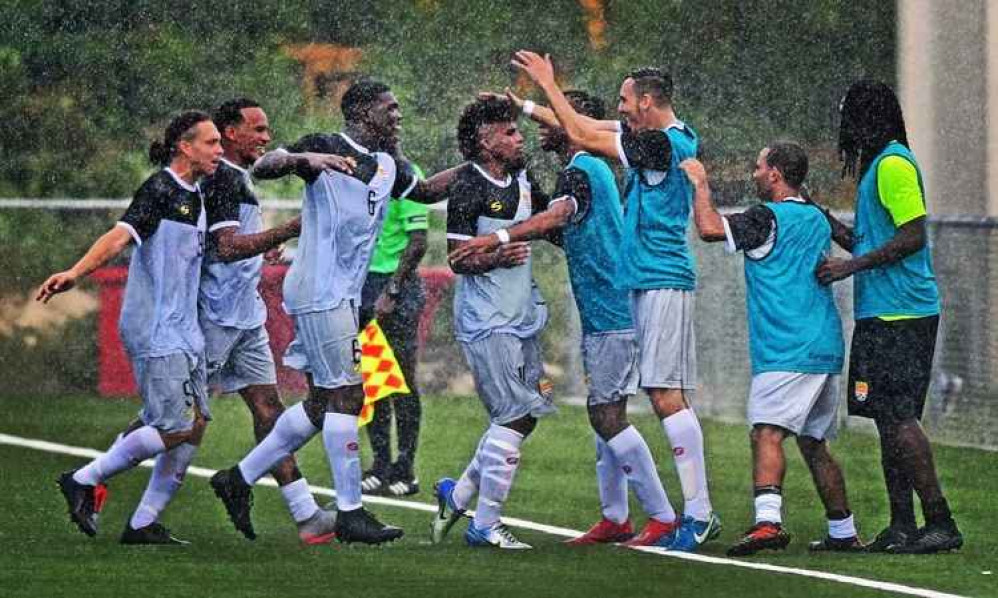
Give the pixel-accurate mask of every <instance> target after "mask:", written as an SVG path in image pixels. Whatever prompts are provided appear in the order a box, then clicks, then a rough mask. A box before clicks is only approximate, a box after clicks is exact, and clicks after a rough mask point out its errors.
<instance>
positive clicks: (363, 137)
mask: <svg viewBox="0 0 998 598" xmlns="http://www.w3.org/2000/svg"><path fill="white" fill-rule="evenodd" d="M343 134H344V135H346V136H347V137H349V138H350V139H353V140H354V142H355V143H356V144H357V145H360V146H362V147H363V148H364V149H366V150H368V151H371V152H373V151H375V150H376V149H377V147H378V138H377V136H376V135H374V134H373V133H371V132H370V131H368V130H367V128H366V127H364V125H361V124H359V123H347V124H346V126H344V127H343Z"/></svg>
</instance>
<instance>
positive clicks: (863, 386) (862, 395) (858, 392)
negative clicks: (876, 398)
mask: <svg viewBox="0 0 998 598" xmlns="http://www.w3.org/2000/svg"><path fill="white" fill-rule="evenodd" d="M868 396H870V386H869V385H868V384H867V383H866V382H859V381H857V382H856V388H855V390H854V391H853V397H854V398H855V399H856V401H857V402H860V403H865V402H866V398H867V397H868Z"/></svg>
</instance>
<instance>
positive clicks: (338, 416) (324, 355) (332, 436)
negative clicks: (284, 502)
mask: <svg viewBox="0 0 998 598" xmlns="http://www.w3.org/2000/svg"><path fill="white" fill-rule="evenodd" d="M341 109H342V111H343V117H344V120H345V121H346V126H345V129H344V131H343V132H342V133H338V134H333V135H329V134H313V135H306V136H305V137H303V138H302V139H300V140H299V141H298V142H296V143H295V144H294V145H292V146H291V147H289V148H287V149H279V150H275V151H272V152H269V153H267V154H266V155H264V156H263V157H262V158H261V159H260V160H259V161H258V162H257V163H256V165H255V166H254V168H253V174H254V175H255V176H257V177H259V178H265V179H271V178H278V177H282V176H286V175H288V174H291V173H294V174H297V175H298V176H300V177H301V178H302V179H304V180H305V182H306V187H305V199H304V205H303V209H302V231H301V238H300V241H299V244H298V253H297V256H296V258H295V261H294V263H293V264H292V266H291V269H290V270H289V271H288V274H287V277H286V278H285V279H284V307H285V310H286V311H287V312H288V313H289V314H291V317H292V318H293V320H294V326H295V339H294V341H293V342H292V343H291V345H290V346H289V347H288V351H287V353H286V354H285V358H284V363H285V364H286V365H289V366H291V367H295V368H298V369H300V370H302V371H304V372H305V373H306V377H307V379H308V383H309V396H308V398H307V399H306V400H305V401H303V402H301V403H298V404H297V405H295V406H293V407H291V408H290V409H287V410H285V411H284V413H282V414H281V416H280V417H279V418H278V420H277V423H276V424H274V429H273V430H272V431H271V432H270V433H269V434H268V435H267V437H266V438H264V440H263V441H262V442H260V444H258V445H257V446H256V447H255V448H254V449H253V450H252V451H250V452H249V454H248V455H247V456H246V457H245V458H244V459H243V460H242V461H240V462H239V464H237V465H236V466H234V467H232V468H230V469H228V470H225V471H222V472H219V473H218V474H216V475H215V476H214V477H213V478H212V480H211V484H212V487H213V488H214V489H215V492H216V494H217V495H218V496H219V498H220V499H221V500H222V501H223V502H224V503H225V507H226V510H227V511H228V513H229V517H230V518H231V519H232V522H233V523H234V524H235V526H236V529H238V530H240V531H241V532H242V533H243V534H244V535H246V536H247V537H251V538H252V537H254V536H255V532H254V531H253V524H252V520H251V517H250V510H251V507H252V493H251V487H252V485H253V484H254V483H256V481H257V480H258V479H259V478H260V477H262V476H263V475H264V474H265V473H266V472H268V471H270V470H271V469H272V468H273V467H274V466H275V465H276V464H277V463H278V462H280V461H281V460H282V459H284V458H286V457H287V456H288V455H290V454H292V453H294V452H295V451H297V450H298V449H299V448H300V447H301V446H302V445H304V444H305V443H306V442H308V441H309V440H310V439H311V438H312V437H313V436H315V435H316V434H318V433H319V431H320V430H321V431H322V439H323V444H324V445H325V448H326V455H327V457H328V459H329V465H330V469H331V471H332V474H333V480H334V484H335V487H336V505H337V508H338V511H339V514H338V516H337V519H336V528H335V533H336V538H337V540H339V541H341V542H363V543H368V544H380V543H382V542H387V541H392V540H395V539H397V538H400V537H401V536H402V534H403V532H402V530H401V529H400V528H397V527H393V526H389V525H384V524H382V523H381V522H379V521H378V520H377V519H375V517H374V516H373V515H371V514H370V513H369V512H368V511H367V510H366V509H364V508H363V505H362V502H361V486H360V483H361V470H360V455H359V448H360V446H359V443H358V430H357V422H358V417H357V416H358V414H359V413H360V411H361V408H362V407H363V403H364V392H363V388H362V386H361V377H360V372H359V371H358V366H359V364H360V347H359V345H358V343H357V329H358V317H357V307H358V305H359V303H360V291H361V287H362V286H363V283H364V278H365V276H366V274H367V268H368V263H369V260H370V256H371V250H372V248H373V246H374V243H375V241H376V237H377V233H378V230H379V229H380V226H381V222H382V220H383V218H384V213H385V209H386V207H387V201H388V199H389V197H397V198H405V197H406V196H407V195H408V194H409V193H410V192H411V191H413V190H415V189H417V188H418V190H419V192H420V194H421V197H423V198H424V199H425V198H426V197H430V196H432V193H431V191H432V189H433V185H432V183H429V182H423V183H422V184H419V185H417V179H416V177H415V175H414V174H413V172H412V169H411V167H410V166H409V164H408V162H404V161H399V160H396V159H395V158H393V157H392V156H391V155H390V154H389V153H387V151H392V150H394V148H395V146H396V145H397V137H398V132H399V129H400V124H401V120H402V113H401V110H400V107H399V104H398V100H397V99H396V98H395V95H394V94H393V93H392V92H391V89H390V88H389V87H388V86H387V85H384V84H383V83H379V82H376V81H371V80H366V79H365V80H361V81H358V82H356V83H354V84H353V85H351V86H350V88H349V89H348V90H347V92H346V93H345V94H344V95H343V100H342V102H341ZM386 150H387V151H386ZM445 178H446V177H444V179H445Z"/></svg>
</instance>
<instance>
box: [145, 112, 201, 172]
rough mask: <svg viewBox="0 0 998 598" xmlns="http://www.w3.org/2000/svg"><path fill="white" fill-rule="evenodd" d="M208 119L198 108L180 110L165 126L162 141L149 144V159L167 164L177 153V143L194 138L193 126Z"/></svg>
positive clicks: (158, 163)
mask: <svg viewBox="0 0 998 598" xmlns="http://www.w3.org/2000/svg"><path fill="white" fill-rule="evenodd" d="M210 120H211V117H210V116H208V114H206V113H204V112H201V111H200V110H187V111H186V112H181V113H180V115H178V116H177V117H176V118H174V119H173V120H172V121H170V124H169V126H167V127H166V132H165V133H164V134H163V139H162V141H160V140H159V139H157V140H156V141H153V142H152V145H150V146H149V161H150V162H152V163H153V164H155V165H156V166H167V165H168V164H169V163H170V161H171V160H173V156H175V155H176V154H177V144H179V143H180V142H181V141H190V140H191V139H194V128H195V127H196V126H197V125H198V124H199V123H203V122H205V121H210Z"/></svg>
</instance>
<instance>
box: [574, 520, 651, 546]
mask: <svg viewBox="0 0 998 598" xmlns="http://www.w3.org/2000/svg"><path fill="white" fill-rule="evenodd" d="M633 537H634V527H633V526H631V521H630V520H627V521H624V522H623V523H617V522H615V521H610V520H609V519H605V518H604V519H600V521H599V522H598V523H597V524H596V525H594V526H592V527H591V528H589V531H588V532H586V533H584V534H582V535H581V536H579V537H578V538H572V539H571V540H565V544H568V545H569V546H590V545H593V544H610V543H613V542H626V541H627V540H630V539H631V538H633Z"/></svg>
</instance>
